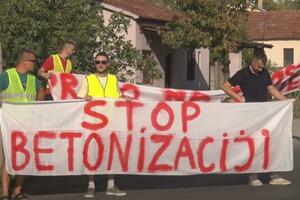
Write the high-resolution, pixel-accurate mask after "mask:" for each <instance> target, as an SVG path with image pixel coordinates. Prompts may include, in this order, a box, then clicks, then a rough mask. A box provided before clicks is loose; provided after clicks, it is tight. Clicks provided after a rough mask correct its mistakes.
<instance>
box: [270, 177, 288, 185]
mask: <svg viewBox="0 0 300 200" xmlns="http://www.w3.org/2000/svg"><path fill="white" fill-rule="evenodd" d="M290 184H292V182H291V181H288V180H286V179H284V178H275V179H272V180H271V181H270V185H290Z"/></svg>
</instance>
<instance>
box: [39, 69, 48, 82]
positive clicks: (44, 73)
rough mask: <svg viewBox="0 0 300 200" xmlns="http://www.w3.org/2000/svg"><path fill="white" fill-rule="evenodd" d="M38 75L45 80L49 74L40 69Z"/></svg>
mask: <svg viewBox="0 0 300 200" xmlns="http://www.w3.org/2000/svg"><path fill="white" fill-rule="evenodd" d="M38 75H39V76H40V77H43V78H45V79H49V78H50V73H49V72H46V71H45V69H44V68H43V67H41V68H40V69H39V71H38Z"/></svg>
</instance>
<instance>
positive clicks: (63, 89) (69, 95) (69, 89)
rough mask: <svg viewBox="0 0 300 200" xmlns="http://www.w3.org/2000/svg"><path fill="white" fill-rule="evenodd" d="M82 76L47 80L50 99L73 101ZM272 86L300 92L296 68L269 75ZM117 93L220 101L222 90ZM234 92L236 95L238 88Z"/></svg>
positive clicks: (134, 88)
mask: <svg viewBox="0 0 300 200" xmlns="http://www.w3.org/2000/svg"><path fill="white" fill-rule="evenodd" d="M84 78H85V75H79V74H64V73H62V74H58V73H54V74H53V75H52V76H51V79H50V81H49V85H50V89H51V94H52V96H53V98H54V100H66V99H75V98H76V94H77V92H78V90H79V88H80V85H81V82H82V81H83V79H84ZM272 81H273V84H274V85H275V87H277V88H278V89H279V91H281V92H282V93H283V94H288V93H291V92H296V91H299V90H300V65H289V66H287V67H284V68H281V69H279V70H277V71H275V72H274V73H272ZM120 88H121V91H122V92H123V93H124V94H126V95H128V96H131V97H132V98H134V99H136V100H152V101H198V102H221V100H223V99H224V98H225V93H224V92H223V91H222V90H210V91H199V90H197V91H192V90H177V89H169V88H157V87H150V86H142V85H134V84H128V83H120ZM234 91H236V92H237V93H240V92H241V91H240V88H239V87H235V88H234Z"/></svg>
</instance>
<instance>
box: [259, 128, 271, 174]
mask: <svg viewBox="0 0 300 200" xmlns="http://www.w3.org/2000/svg"><path fill="white" fill-rule="evenodd" d="M261 134H262V135H263V136H264V137H265V142H264V164H263V169H264V170H267V169H268V168H269V163H270V132H269V131H268V130H267V129H263V130H262V131H261Z"/></svg>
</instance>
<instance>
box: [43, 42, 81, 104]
mask: <svg viewBox="0 0 300 200" xmlns="http://www.w3.org/2000/svg"><path fill="white" fill-rule="evenodd" d="M74 53H75V43H74V42H72V41H66V42H65V43H64V44H63V46H62V49H61V51H60V53H58V54H54V55H51V56H49V57H48V58H47V59H46V60H45V61H44V63H43V64H42V67H41V68H40V69H39V71H38V74H39V76H41V77H43V78H45V79H49V78H50V77H51V72H59V73H71V72H72V69H73V66H72V62H71V60H70V59H69V57H70V56H71V55H73V54H74ZM45 97H46V99H45V100H53V98H52V96H51V93H50V90H49V88H47V89H46V96H45Z"/></svg>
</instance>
